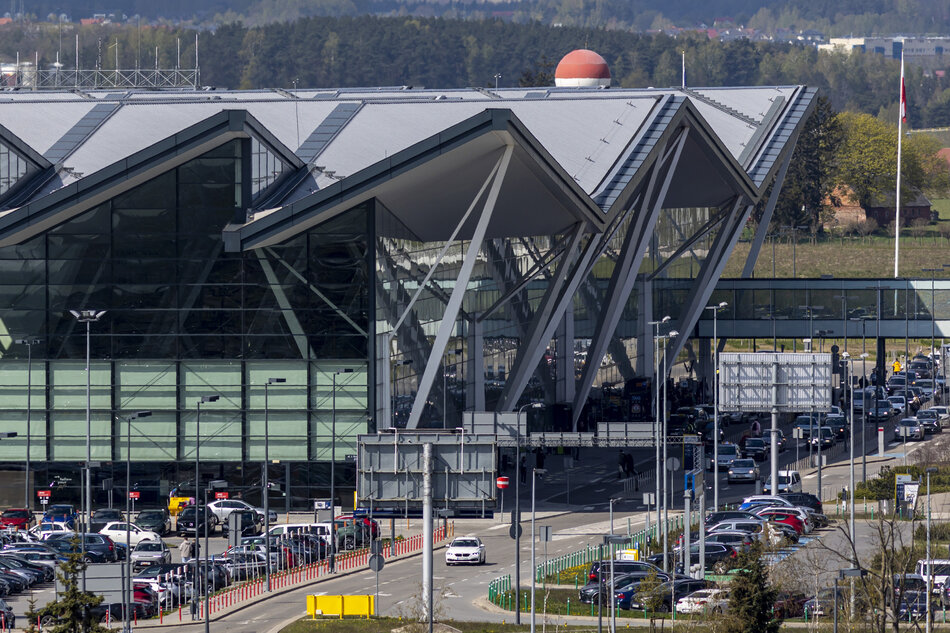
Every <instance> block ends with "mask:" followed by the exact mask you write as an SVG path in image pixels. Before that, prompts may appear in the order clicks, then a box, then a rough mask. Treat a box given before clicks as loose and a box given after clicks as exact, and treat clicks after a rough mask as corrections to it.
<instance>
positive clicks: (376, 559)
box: [369, 554, 386, 573]
mask: <svg viewBox="0 0 950 633" xmlns="http://www.w3.org/2000/svg"><path fill="white" fill-rule="evenodd" d="M385 564H386V561H385V560H384V559H383V557H382V555H380V554H373V555H372V556H370V557H369V568H370V569H372V570H373V571H375V572H377V573H379V572H381V571H382V570H383V565H385Z"/></svg>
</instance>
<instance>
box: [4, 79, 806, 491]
mask: <svg viewBox="0 0 950 633" xmlns="http://www.w3.org/2000/svg"><path fill="white" fill-rule="evenodd" d="M814 99H815V91H814V90H813V89H809V88H806V87H804V86H769V87H743V88H709V89H702V88H676V89H647V90H624V89H619V90H618V89H609V90H607V89H603V88H521V89H501V90H487V89H468V90H442V91H440V90H414V89H409V88H373V89H341V90H297V91H284V90H273V91H250V92H232V91H197V92H147V91H141V92H139V91H118V92H117V91H114V90H113V91H107V90H101V91H92V92H80V91H64V92H24V91H20V92H8V93H3V94H2V96H0V297H2V299H0V394H2V395H0V401H2V403H3V406H2V409H0V432H16V433H17V436H16V437H15V438H6V439H2V440H0V462H2V463H0V470H2V471H4V472H6V473H8V474H11V476H10V477H7V478H6V479H7V481H8V484H7V485H5V486H3V487H2V488H3V490H2V493H3V498H4V500H5V501H6V502H8V503H16V504H19V502H20V500H22V499H23V496H24V493H23V489H24V484H23V480H22V479H20V480H19V483H17V482H16V477H15V476H13V474H15V473H16V472H20V473H22V471H23V470H24V466H25V462H26V455H27V447H28V446H29V458H30V470H31V473H32V479H31V481H30V483H29V489H30V490H31V491H33V492H34V494H32V495H31V496H32V498H33V499H32V501H33V503H34V504H35V502H36V499H35V491H36V490H38V489H47V488H48V486H49V485H50V484H55V485H54V486H53V501H57V500H62V501H74V502H75V501H77V500H78V499H79V494H80V493H79V490H80V485H79V466H80V465H81V464H82V463H84V462H85V461H86V450H87V449H86V443H87V436H88V442H89V443H90V446H91V457H92V461H93V462H96V463H98V464H97V465H95V468H94V477H95V479H94V482H93V483H94V486H96V488H97V489H101V487H100V485H99V484H100V483H101V481H102V480H104V479H107V478H114V480H115V481H116V483H117V484H118V482H119V481H122V482H124V477H125V460H126V459H127V457H130V458H131V460H132V462H133V475H132V480H133V482H134V483H136V484H138V486H139V487H140V489H141V490H142V491H143V493H142V498H143V500H146V501H148V502H149V503H151V500H160V499H162V498H163V497H164V495H166V494H167V492H168V490H169V489H170V488H171V487H174V486H175V485H176V484H177V483H179V482H184V481H193V479H194V476H195V466H194V459H195V448H196V442H197V443H199V444H200V458H201V473H200V477H201V479H202V480H204V479H208V478H221V479H226V480H227V481H228V482H229V485H230V486H231V487H232V491H233V492H234V493H238V492H240V493H242V494H243V495H244V496H245V498H247V499H248V500H249V501H251V502H252V503H258V502H260V488H259V487H260V481H261V464H262V463H263V461H264V459H265V436H266V437H267V438H268V442H267V443H266V446H267V453H268V454H267V457H268V458H269V459H270V460H271V462H272V464H271V466H270V471H269V478H270V480H271V481H272V482H274V481H276V482H277V487H278V489H277V490H275V491H274V492H272V496H271V503H272V505H273V506H276V507H280V506H281V505H282V503H284V501H283V500H286V503H287V504H288V505H292V506H294V507H306V506H308V504H309V501H308V500H310V499H313V498H317V497H325V496H327V488H328V485H329V463H330V459H331V457H335V459H336V462H337V468H336V472H337V476H338V479H339V482H340V484H341V485H342V486H344V488H345V487H347V486H352V481H353V478H354V471H353V464H352V461H351V458H352V456H353V455H355V454H356V452H357V451H356V446H355V439H356V435H357V434H360V433H367V432H370V433H372V432H376V431H381V430H384V429H388V428H390V427H392V426H397V427H407V428H424V427H438V428H442V427H446V428H450V429H451V428H455V427H458V426H459V425H460V423H461V419H462V414H463V412H464V411H513V410H516V409H517V408H518V407H519V406H521V405H523V404H525V403H527V402H543V403H544V405H545V408H544V410H542V411H537V412H533V413H537V414H538V415H537V416H536V417H534V418H533V421H532V424H537V425H543V426H546V427H548V428H562V429H571V428H575V429H576V428H580V427H583V426H584V425H585V424H589V423H590V421H591V420H592V419H596V418H597V417H598V416H604V415H613V416H622V417H629V416H637V415H645V416H648V415H649V412H648V411H629V410H626V411H612V410H610V409H609V408H606V407H605V406H604V404H603V402H602V400H603V398H602V396H603V392H602V391H601V390H602V389H603V386H604V383H610V384H613V385H618V384H619V385H621V386H622V385H625V384H629V383H630V382H631V381H636V379H641V380H642V379H650V378H652V376H653V374H654V370H653V367H654V365H655V363H656V361H657V359H656V357H655V355H654V334H655V333H656V332H657V330H656V326H654V325H652V324H651V322H653V321H657V320H659V319H660V318H662V317H663V316H665V315H670V316H671V319H670V322H669V323H668V324H666V325H664V326H662V328H672V329H676V330H679V331H680V332H684V333H687V334H688V333H690V332H692V331H693V329H694V327H695V324H696V321H697V320H698V319H699V317H700V315H701V313H702V310H703V308H704V307H705V306H706V305H708V302H709V301H711V300H713V299H714V297H711V294H712V292H713V289H714V287H715V282H716V280H717V279H718V278H719V276H720V274H721V271H722V267H723V265H724V264H725V261H726V259H727V258H728V256H729V254H730V253H731V251H732V248H733V246H734V245H735V243H736V241H737V239H738V237H739V235H740V233H741V232H742V230H743V228H744V227H745V226H746V221H747V218H748V217H749V216H750V214H751V211H752V209H753V208H754V207H755V205H763V206H764V207H765V209H766V213H767V214H768V213H771V206H774V201H775V195H777V191H778V189H779V188H780V185H781V182H782V180H783V178H784V173H785V168H786V167H787V164H788V161H789V159H790V157H791V153H792V150H793V148H794V143H795V140H796V139H797V137H798V134H799V133H800V131H801V129H802V127H803V125H804V123H805V120H806V119H807V117H808V115H809V113H810V111H811V108H812V107H813V102H814ZM765 224H767V222H766V223H765ZM763 237H764V234H761V235H756V236H755V238H754V241H753V244H754V249H753V251H754V252H753V253H752V255H750V260H751V261H752V262H754V257H755V255H756V254H757V249H758V246H760V245H761V238H763ZM89 310H91V311H96V312H97V313H98V312H104V314H102V315H101V316H99V318H98V320H96V321H93V322H88V323H87V322H86V321H85V320H83V319H82V318H76V316H74V315H73V313H72V312H73V311H75V312H77V313H79V314H80V317H81V316H82V311H89ZM662 328H661V329H660V330H659V334H661V335H662V334H664V333H665V330H664V329H662ZM687 339H688V337H687V336H680V337H677V338H676V339H670V340H669V343H668V345H666V346H665V350H666V351H665V354H666V355H667V357H668V358H675V357H676V355H677V354H678V353H679V352H680V351H681V350H682V349H683V346H684V345H686V344H688V341H687ZM87 342H88V344H89V347H88V355H89V358H90V364H89V366H88V370H87V366H86V356H87ZM275 378H280V379H283V381H276V380H271V379H275ZM87 380H88V381H89V383H88V384H89V391H88V397H87ZM207 396H218V398H217V400H215V401H209V402H205V403H203V404H201V405H200V413H199V404H198V403H199V402H200V401H201V400H202V398H203V397H207ZM593 400H600V404H599V405H598V407H597V408H592V406H591V402H592V401H593ZM87 406H88V427H87ZM138 411H150V412H151V415H150V417H142V418H138V419H131V420H130V416H131V415H132V414H134V413H135V412H138ZM28 421H29V424H28V423H27V422H28ZM334 432H335V436H336V441H335V450H336V453H335V455H333V456H331V437H332V434H333V433H334ZM127 444H129V445H130V447H131V452H130V453H129V452H128V451H127V448H126V446H127ZM288 484H289V488H288ZM117 487H118V485H117ZM284 492H289V494H288V495H287V496H284ZM100 494H101V493H100ZM121 494H122V493H121V492H120V493H119V498H121Z"/></svg>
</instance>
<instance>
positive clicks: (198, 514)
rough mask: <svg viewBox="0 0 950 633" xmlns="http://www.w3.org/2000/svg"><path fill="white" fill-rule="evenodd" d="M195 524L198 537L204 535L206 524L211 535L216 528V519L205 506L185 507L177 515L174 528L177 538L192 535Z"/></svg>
mask: <svg viewBox="0 0 950 633" xmlns="http://www.w3.org/2000/svg"><path fill="white" fill-rule="evenodd" d="M196 524H197V530H198V535H199V536H200V535H202V534H204V532H205V524H207V528H208V532H209V533H213V532H214V530H215V528H217V527H218V517H216V516H215V515H214V513H213V512H211V511H210V510H209V509H208V508H206V507H205V506H187V507H185V508H182V510H181V512H179V513H178V519H177V520H176V522H175V528H176V529H177V530H178V534H179V536H185V535H186V534H189V535H193V534H194V533H195V528H196Z"/></svg>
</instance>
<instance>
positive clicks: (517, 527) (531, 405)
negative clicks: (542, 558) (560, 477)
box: [511, 402, 544, 624]
mask: <svg viewBox="0 0 950 633" xmlns="http://www.w3.org/2000/svg"><path fill="white" fill-rule="evenodd" d="M543 407H544V405H543V404H542V403H540V402H528V403H526V404H523V405H521V406H520V407H518V416H517V417H516V419H515V423H516V424H517V425H518V428H517V429H515V468H517V469H518V477H516V478H515V511H514V514H512V515H511V527H512V529H513V530H514V532H515V624H521V600H520V596H521V418H522V416H523V415H524V410H525V409H541V408H543ZM532 485H533V484H532ZM531 573H532V574H533V573H534V570H532V571H531Z"/></svg>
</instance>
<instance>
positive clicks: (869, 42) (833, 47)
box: [818, 35, 950, 70]
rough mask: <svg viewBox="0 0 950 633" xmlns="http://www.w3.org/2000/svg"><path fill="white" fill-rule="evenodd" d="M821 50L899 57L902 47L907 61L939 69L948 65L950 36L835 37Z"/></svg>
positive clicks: (927, 67) (822, 46)
mask: <svg viewBox="0 0 950 633" xmlns="http://www.w3.org/2000/svg"><path fill="white" fill-rule="evenodd" d="M818 50H822V51H837V52H845V53H852V52H854V51H862V52H867V53H877V54H879V55H884V56H886V57H890V58H892V59H900V58H901V51H903V53H904V60H905V61H906V62H907V63H908V64H913V65H915V66H920V67H922V68H924V69H927V70H936V69H943V68H945V67H946V66H947V63H948V60H947V59H946V58H945V57H944V52H947V51H950V37H904V36H902V35H897V36H891V37H832V38H830V39H829V40H828V43H827V44H819V45H818Z"/></svg>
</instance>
